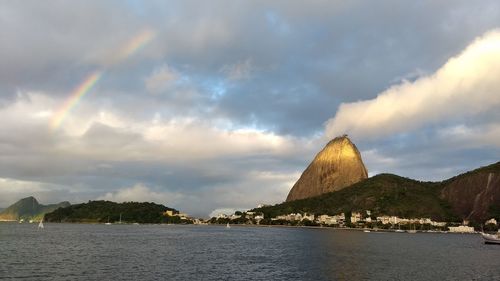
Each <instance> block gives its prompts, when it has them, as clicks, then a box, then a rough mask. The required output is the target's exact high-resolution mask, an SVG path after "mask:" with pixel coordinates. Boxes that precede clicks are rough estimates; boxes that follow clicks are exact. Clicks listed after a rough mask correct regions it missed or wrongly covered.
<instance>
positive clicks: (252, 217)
mask: <svg viewBox="0 0 500 281" xmlns="http://www.w3.org/2000/svg"><path fill="white" fill-rule="evenodd" d="M242 216H245V217H244V218H245V219H249V220H256V221H260V220H263V219H264V214H262V213H256V212H246V213H242V214H241V215H237V214H236V213H235V214H232V215H226V214H219V215H218V216H217V217H216V218H217V219H230V220H237V219H240V218H241V217H242Z"/></svg>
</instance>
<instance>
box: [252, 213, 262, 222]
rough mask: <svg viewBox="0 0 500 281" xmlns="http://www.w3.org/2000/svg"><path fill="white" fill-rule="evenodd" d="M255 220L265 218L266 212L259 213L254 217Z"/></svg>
mask: <svg viewBox="0 0 500 281" xmlns="http://www.w3.org/2000/svg"><path fill="white" fill-rule="evenodd" d="M253 218H254V219H255V220H257V221H260V220H263V219H264V214H258V215H255V216H254V217H253Z"/></svg>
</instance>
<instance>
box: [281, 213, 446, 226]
mask: <svg viewBox="0 0 500 281" xmlns="http://www.w3.org/2000/svg"><path fill="white" fill-rule="evenodd" d="M305 219H307V220H309V221H314V222H316V223H318V224H324V225H339V226H344V225H345V223H346V216H345V214H344V213H341V214H338V215H333V216H329V215H319V216H316V217H315V216H314V215H311V214H309V215H308V214H299V213H297V214H295V213H291V214H288V215H282V216H277V217H275V218H272V219H271V220H285V221H303V220H305ZM349 221H350V222H351V224H364V223H381V224H383V225H386V224H393V225H397V224H430V225H432V226H437V227H444V226H446V222H436V221H433V220H431V219H430V218H413V219H407V218H400V217H397V216H379V217H376V219H373V218H372V217H371V212H370V211H365V212H352V213H351V217H350V220H349Z"/></svg>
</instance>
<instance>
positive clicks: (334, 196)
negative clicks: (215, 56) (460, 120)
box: [253, 162, 500, 223]
mask: <svg viewBox="0 0 500 281" xmlns="http://www.w3.org/2000/svg"><path fill="white" fill-rule="evenodd" d="M363 210H370V211H372V213H373V214H374V215H395V216H400V217H430V218H433V219H435V220H445V221H457V222H459V221H461V220H464V219H466V220H470V221H472V222H476V223H483V222H484V221H485V220H487V219H490V218H496V219H497V220H500V162H498V163H495V164H492V165H488V166H485V167H481V168H479V169H475V170H472V171H469V172H466V173H463V174H460V175H458V176H455V177H452V178H450V179H447V180H444V181H441V182H421V181H417V180H412V179H409V178H404V177H400V176H397V175H392V174H379V175H376V176H374V177H371V178H368V179H365V180H362V181H360V182H358V183H355V184H353V185H351V186H348V187H346V188H344V189H342V190H338V191H334V192H330V193H326V194H323V195H319V196H315V197H311V198H307V199H302V200H295V201H291V202H284V203H281V204H276V205H274V206H266V207H263V208H257V209H254V210H253V211H259V212H262V213H264V215H265V217H275V216H277V215H283V214H288V213H296V212H301V213H304V212H307V213H314V214H331V215H333V214H338V213H341V212H345V213H348V212H354V211H363Z"/></svg>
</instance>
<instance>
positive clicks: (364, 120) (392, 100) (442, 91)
mask: <svg viewBox="0 0 500 281" xmlns="http://www.w3.org/2000/svg"><path fill="white" fill-rule="evenodd" d="M499 72H500V31H498V30H494V31H491V32H488V33H486V34H485V35H484V36H482V37H480V38H478V39H476V40H475V41H474V42H473V43H471V44H470V45H469V46H468V47H467V48H466V49H465V50H464V51H463V52H462V53H461V54H459V55H458V56H456V57H453V58H450V59H449V60H448V61H447V62H446V63H445V64H444V65H443V66H442V67H441V68H439V69H438V70H437V71H436V72H435V73H433V74H432V75H428V76H424V77H421V78H418V79H417V80H415V81H414V82H403V83H402V84H399V85H395V86H392V87H390V88H389V89H387V90H385V91H383V92H382V93H380V94H379V95H378V96H377V97H376V98H375V99H372V100H365V101H359V102H353V103H343V104H341V105H340V107H339V109H338V111H337V113H336V115H335V117H334V118H332V119H330V120H328V122H327V124H326V134H327V135H328V136H335V135H339V134H343V133H348V134H351V135H354V136H356V137H375V138H376V137H381V136H384V135H388V134H394V133H401V132H409V131H411V130H415V129H418V128H421V127H423V126H426V125H429V124H437V123H444V122H445V121H446V120H452V119H455V118H458V117H459V118H475V117H480V116H484V115H485V114H488V113H492V114H493V113H495V112H497V110H498V108H499V105H500V95H499V94H498V90H499V89H500V80H499V79H498V73H499Z"/></svg>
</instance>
